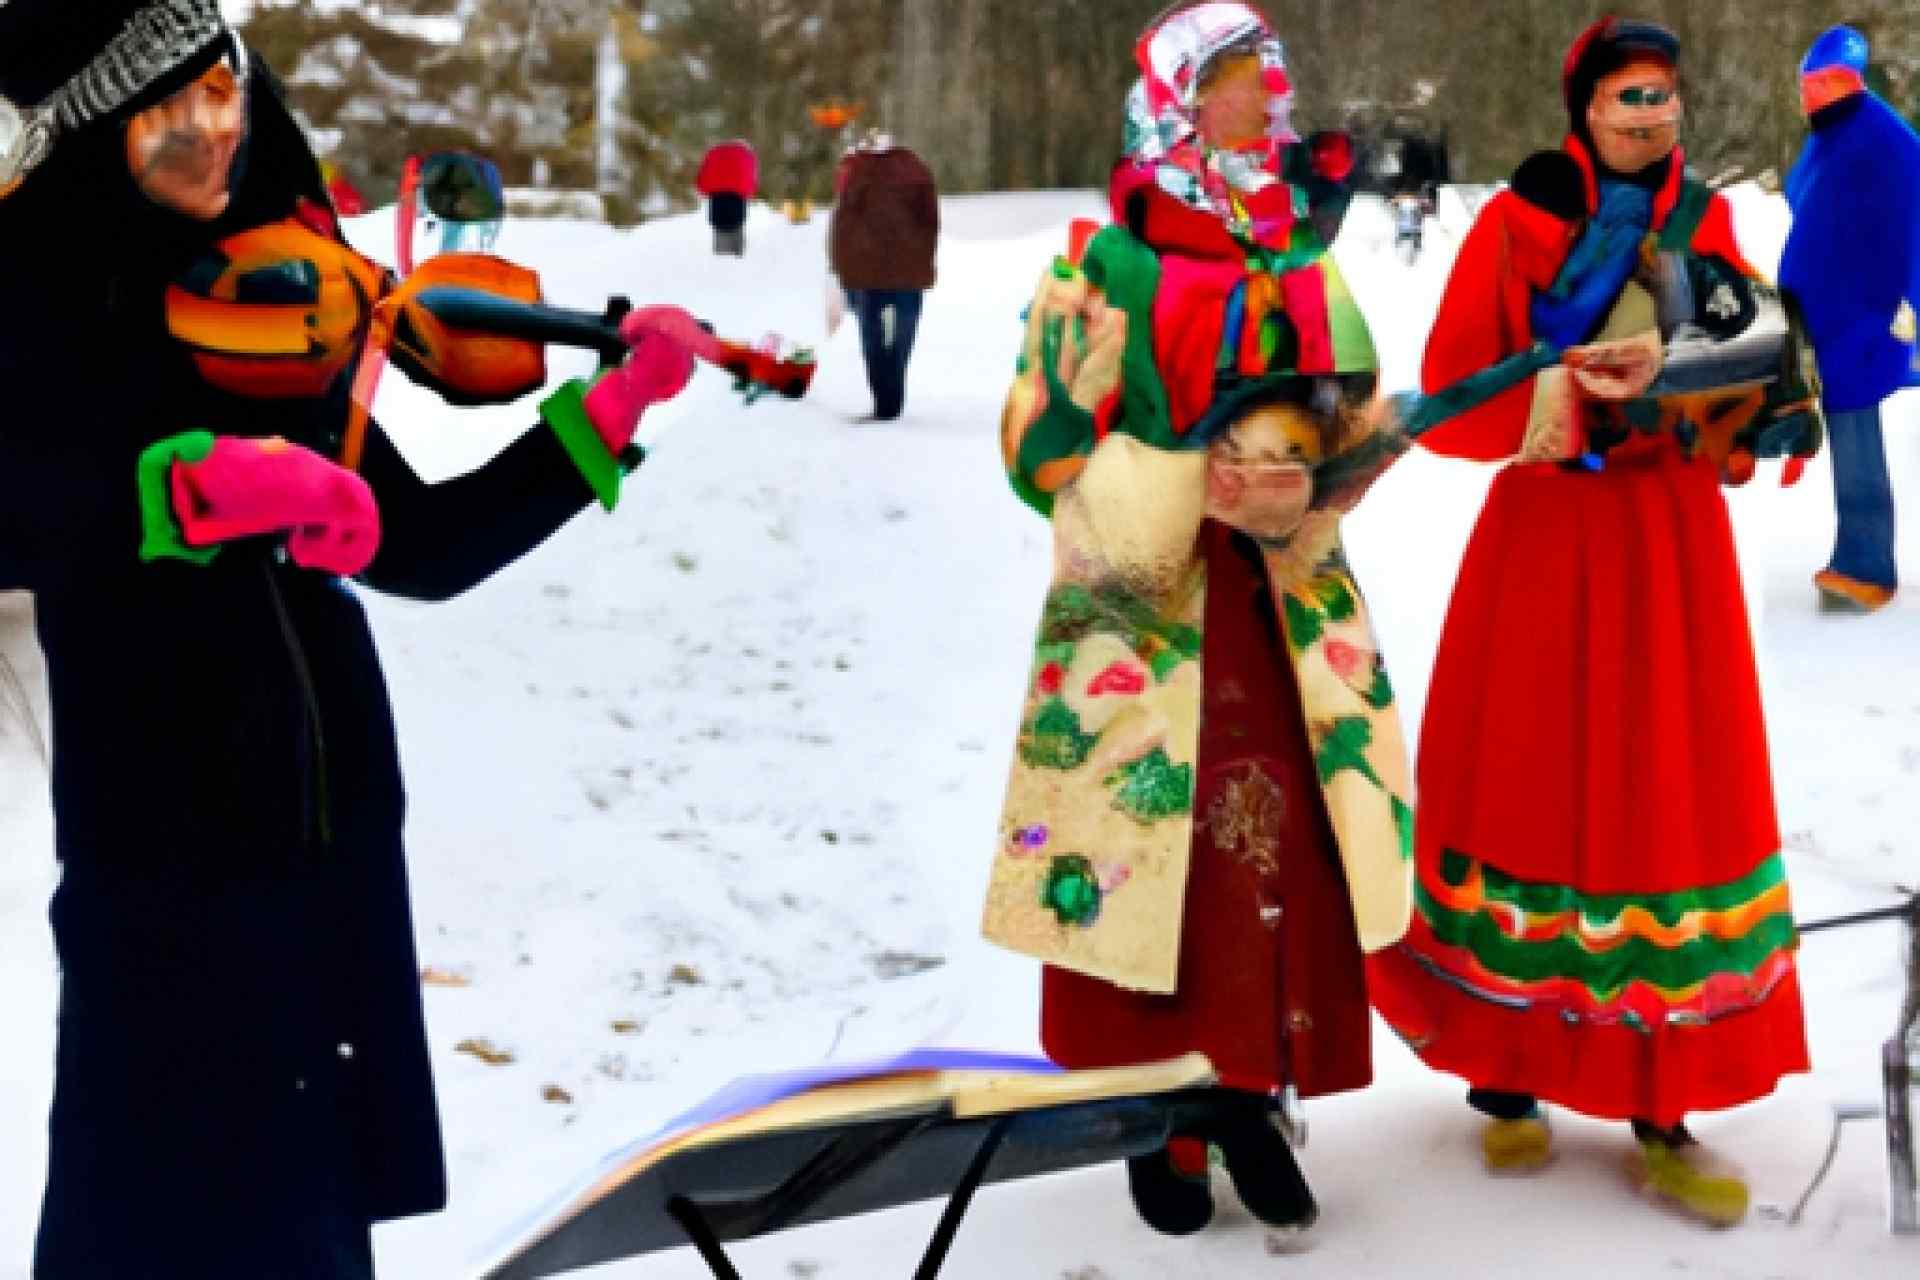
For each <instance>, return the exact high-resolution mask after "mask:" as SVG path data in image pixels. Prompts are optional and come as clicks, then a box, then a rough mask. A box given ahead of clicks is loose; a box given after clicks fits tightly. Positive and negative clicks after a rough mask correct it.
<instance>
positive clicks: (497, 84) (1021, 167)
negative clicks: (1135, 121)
mask: <svg viewBox="0 0 1920 1280" xmlns="http://www.w3.org/2000/svg"><path fill="white" fill-rule="evenodd" d="M1164 7H1165V6H1164V5H1163V4H1162V3H1160V0H366V2H365V3H363V4H362V5H361V6H360V7H359V9H357V10H338V9H334V10H328V11H325V12H322V11H318V10H316V9H315V8H313V7H312V6H310V5H307V4H305V3H262V4H259V5H257V6H256V7H255V9H254V12H253V15H252V17H251V18H250V19H249V20H248V22H247V24H246V28H245V30H246V33H247V35H248V36H249V38H250V39H251V41H252V42H253V43H254V45H255V46H256V47H257V48H259V49H261V50H262V51H263V52H265V53H266V55H267V56H268V57H269V58H270V59H271V60H272V62H273V64H274V65H275V66H276V67H277V68H279V69H280V70H281V72H282V73H283V74H285V75H286V76H287V77H288V78H289V80H290V82H291V84H292V86H293V92H294V96H295V101H296V103H297V105H298V107H299V109H300V111H301V114H302V115H303V117H304V118H305V120H306V122H307V124H308V125H309V126H310V127H311V128H312V129H313V130H314V132H315V136H316V138H317V139H318V141H319V142H320V145H321V147H322V149H323V151H325V152H327V153H328V154H329V155H330V156H331V158H332V159H333V160H334V161H335V163H336V164H338V165H339V167H340V168H342V169H343V170H344V171H345V172H346V173H347V174H348V176H349V177H351V178H352V179H353V180H354V181H355V182H356V183H357V184H359V185H360V186H362V187H363V189H365V190H366V191H367V193H368V194H369V195H370V196H373V197H375V198H376V199H378V198H382V197H383V196H385V195H386V194H388V193H390V192H391V190H392V185H393V182H394V180H395V178H396V176H397V174H398V172H399V168H400V164H401V163H402V161H403V160H404V158H405V156H406V155H407V154H408V152H409V151H417V150H426V149H431V148H434V147H442V146H460V147H470V148H473V149H476V150H480V151H483V152H486V153H487V154H489V155H491V156H493V157H494V159H495V160H497V161H498V162H499V163H500V165H501V167H502V169H503V170H504V171H505V173H506V175H507V179H508V181H509V182H510V183H511V184H514V185H518V186H546V187H553V188H556V189H565V190H586V191H595V192H598V193H599V194H600V195H601V196H602V197H603V198H604V200H605V203H606V206H607V209H608V211H609V213H610V215H611V216H613V217H615V218H616V219H618V220H622V221H625V220H630V219H632V218H636V217H639V216H643V215H644V214H646V213H649V212H661V211H665V210H668V209H674V208H681V207H685V206H686V205H688V204H690V203H691V202H692V199H693V196H692V192H691V189H690V179H691V174H692V171H693V169H694V167H695V166H696V165H697V164H698V162H699V157H700V154H701V152H702V151H703V150H704V148H705V147H706V146H707V145H708V144H709V143H711V142H712V141H714V140H717V139H720V138H726V137H732V136H743V137H746V138H749V139H751V140H752V141H753V142H754V144H755V145H756V146H757V147H758V148H759V150H760V153H761V156H762V163H763V168H764V170H765V174H766V194H768V195H769V196H772V197H775V198H780V197H784V196H789V195H799V194H811V195H812V196H814V197H816V198H818V197H821V196H824V195H825V194H826V192H827V186H828V182H829V176H828V175H829V173H830V168H831V159H832V157H833V156H834V155H835V154H837V152H838V150H839V149H840V147H841V146H842V145H843V143H844V141H845V136H844V131H841V130H835V129H830V128H823V127H821V126H819V125H816V124H815V122H814V118H813V115H812V114H811V113H810V110H809V109H810V108H815V107H826V106H836V105H837V106H845V107H853V108H858V110H859V113H860V114H859V117H858V120H857V123H856V124H855V126H854V127H855V128H860V127H865V126H868V125H875V126H879V127H883V128H885V129H887V130H888V131H890V132H892V133H893V134H895V135H896V136H897V137H898V138H900V139H901V140H902V141H903V142H905V143H906V144H908V145H910V146H912V147H914V148H915V149H916V150H918V151H919V152H920V153H921V154H922V155H923V156H924V157H925V158H926V159H927V160H928V162H929V163H930V164H931V165H932V166H933V167H934V170H935V172H936V173H937V174H938V175H939V177H940V180H941V183H942V186H943V188H945V189H946V190H949V191H965V190H1005V189H1019V188H1030V187H1059V186H1087V185H1093V184H1097V183H1099V182H1100V181H1102V180H1103V178H1104V176H1105V174H1106V172H1107V169H1108V167H1109V166H1110V165H1111V163H1112V160H1113V157H1114V153H1115V151H1116V149H1117V146H1118V139H1119V136H1120V117H1121V101H1122V98H1123V96H1124V94H1125V92H1126V89H1127V87H1128V85H1129V84H1130V83H1131V81H1132V79H1133V75H1134V69H1133V61H1132V49H1133V42H1134V38H1135V36H1136V34H1137V33H1138V31H1139V29H1140V27H1141V26H1142V25H1143V23H1144V22H1145V21H1147V20H1148V19H1149V18H1151V17H1152V16H1153V15H1155V14H1156V13H1158V12H1159V11H1161V9H1162V8H1164ZM1258 7H1260V8H1261V9H1262V10H1263V11H1264V12H1265V13H1266V15H1267V17H1268V18H1269V19H1270V20H1271V21H1272V22H1273V23H1274V25H1275V27H1276V29H1277V30H1278V31H1279V33H1280V35H1281V38H1282V39H1283V41H1284V42H1285V44H1286V48H1287V55H1288V61H1289V63H1290V65H1291V68H1292V71H1293V75H1294V79H1295V82H1296V84H1297V87H1298V101H1297V107H1296V118H1297V120H1298V122H1299V123H1300V124H1301V125H1302V126H1303V128H1304V129H1314V128H1323V127H1350V128H1354V129H1355V130H1356V131H1357V132H1359V133H1361V134H1362V136H1365V135H1366V134H1367V132H1368V131H1369V130H1371V131H1374V132H1378V131H1379V130H1380V129H1382V128H1383V127H1385V125H1386V123H1387V122H1397V127H1399V128H1402V129H1407V128H1413V129H1418V130H1420V131H1422V132H1425V133H1428V134H1430V135H1433V136H1441V135H1444V137H1445V139H1446V141H1447V143H1448V149H1449V152H1450V156H1451V161H1452V170H1453V176H1454V177H1455V178H1456V179H1457V180H1462V181H1491V180H1493V179H1495V178H1498V177H1501V176H1504V175H1505V174H1506V173H1507V172H1509V171H1510V170H1511V168H1512V167H1513V165H1514V164H1515V163H1517V162H1518V161H1519V159H1520V158H1521V157H1523V156H1524V155H1526V154H1527V152H1529V151H1531V150H1533V149H1535V148H1537V147H1540V146H1544V145H1550V144H1551V143H1553V142H1555V141H1556V140H1557V139H1558V138H1559V136H1560V134H1561V133H1562V132H1563V130H1564V128H1565V118H1564V113H1563V111H1562V109H1561V106H1560V97H1559V70H1560V60H1561V56H1562V54H1563V52H1564V50H1565V48H1566V46H1567V44H1568V42H1569V41H1570V40H1571V39H1572V37H1573V36H1574V34H1575V33H1576V32H1578V31H1579V29H1580V28H1581V27H1582V26H1583V25H1584V24H1585V23H1586V22H1588V21H1589V20H1591V19H1592V18H1593V17H1595V16H1597V15H1598V14H1600V13H1602V12H1605V11H1608V10H1617V9H1618V8H1619V7H1618V6H1612V5H1607V4H1602V3H1587V2H1585V0H1492V2H1488V3H1482V2H1479V0H1428V2H1427V3H1414V2H1413V0H1267V3H1264V4H1262V5H1260V6H1258ZM1625 12H1630V13H1632V14H1634V15H1636V16H1642V17H1651V18H1656V19H1659V20H1661V21H1664V22H1665V23H1667V24H1668V25H1669V26H1671V27H1673V28H1674V29H1675V30H1676V31H1677V32H1678V33H1679V35H1680V36H1681V38H1682V40H1683V41H1684V42H1685V50H1686V53H1685V66H1684V68H1683V74H1684V84H1685V91H1686V95H1687V106H1688V122H1687V127H1686V143H1687V148H1688V154H1689V156H1690V158H1691V160H1692V162H1693V164H1694V166H1695V167H1696V168H1697V169H1698V170H1699V171H1700V172H1701V173H1702V174H1703V175H1704V176H1706V177H1709V178H1713V177H1723V176H1726V175H1729V174H1735V173H1739V174H1746V175H1750V176H1759V175H1761V174H1763V173H1764V172H1766V171H1767V170H1773V171H1775V172H1776V173H1777V172H1780V171H1783V170H1784V169H1785V168H1786V166H1787V165H1788V164H1789V163H1790V162H1791V159H1792V157H1793V154H1794V152H1795V150H1796V149H1797V147H1798V145H1799V142H1800V139H1801V137H1802V136H1803V131H1804V130H1803V125H1802V122H1801V120H1800V118H1799V115H1798V111H1797V109H1796V98H1795V87H1794V71H1795V67H1796V65H1797V64H1798V62H1799V58H1800V55H1801V53H1802V52H1803V51H1804V49H1805V47H1806V45H1807V43H1808V42H1809V41H1810V40H1811V38H1812V37H1813V36H1814V35H1815V34H1816V33H1817V32H1818V31H1820V30H1821V29H1822V28H1824V27H1826V26H1827V25H1829V24H1831V23H1833V22H1836V21H1842V20H1845V21H1851V22H1853V23H1854V24H1855V25H1857V26H1860V27H1861V28H1863V29H1864V30H1865V31H1866V32H1867V33H1868V35H1869V36H1870V37H1871V38H1872V40H1873V43H1874V52H1875V58H1876V65H1875V67H1874V72H1873V77H1874V82H1875V87H1876V88H1877V89H1878V90H1879V91H1880V92H1881V93H1882V94H1883V96H1885V97H1887V98H1888V99H1889V100H1890V101H1892V102H1894V103H1895V105H1896V106H1898V107H1899V108H1900V109H1901V111H1902V112H1903V113H1905V114H1907V115H1909V116H1910V117H1912V116H1914V115H1916V114H1920V0H1846V3H1843V4H1841V5H1839V6H1835V5H1834V4H1832V3H1811V2H1805V0H1774V2H1773V3H1769V4H1759V3H1754V2H1753V0H1648V2H1647V3H1643V4H1639V5H1637V6H1635V7H1633V8H1632V9H1630V10H1625Z"/></svg>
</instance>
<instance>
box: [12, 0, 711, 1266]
mask: <svg viewBox="0 0 1920 1280" xmlns="http://www.w3.org/2000/svg"><path fill="white" fill-rule="evenodd" d="M220 9H221V6H220V5H219V3H218V0H92V2H91V3H88V4H84V5H78V4H74V3H71V0H13V2H12V3H10V4H7V5H5V6H0V98H3V99H4V103H3V104H0V119H3V120H4V121H5V122H6V123H7V124H8V125H10V126H12V127H10V128H8V129H7V130H5V131H3V132H0V237H3V238H4V240H5V242H6V243H7V244H8V245H11V246H13V247H14V249H15V252H14V253H13V254H12V255H11V257H10V260H9V265H8V269H7V272H6V274H5V276H4V278H0V297H3V298H4V301H5V305H4V306H0V371H4V375H5V379H6V383H7V385H8V387H9V388H10V389H11V392H12V399H11V402H10V406H9V410H8V412H7V414H6V415H5V417H4V418H0V482H3V483H4V484H5V485H6V487H7V492H6V497H5V500H4V501H0V589H10V588H27V589H30V590H32V591H33V592H34V594H35V598H36V604H37V626H38V631H39V636H40V641H41V644H42V647H43V649H44V651H45V653H46V656H47V666H48V673H49V687H50V703H51V718H52V737H53V740H54V742H55V743H56V744H57V750H56V754H55V759H54V764H53V777H52V790H53V806H54V816H55V829H56V842H57V850H56V851H57V853H58V856H59V858H60V861H61V864H62V871H61V879H60V883H59V887H58V889H57V891H56V893H55V895H54V899H53V904H52V910H51V918H52V926H53V933H54V940H55V943H56V946H57V948H58V953H59V961H60V1005H59V1028H58V1031H59V1036H58V1050H57V1056H56V1062H55V1086H54V1100H53V1106H52V1114H51V1117H50V1123H49V1130H50V1133H49V1137H50V1153H49V1168H48V1171H47V1180H46V1189H45V1196H44V1200H43V1203H42V1209H41V1218H40V1226H39V1233H38V1240H37V1243H36V1247H35V1259H34V1264H33V1271H34V1275H36V1276H40V1277H45V1278H46V1280H79V1278H82V1277H88V1278H91V1277H100V1278H102V1280H104V1278H105V1277H133V1276H139V1277H143V1278H144V1280H176V1278H177V1280H189V1278H190V1280H207V1278H209V1277H220V1278H222V1280H227V1278H232V1280H238V1278H240V1277H249V1278H253V1277H266V1276H272V1277H275V1278H276V1280H352V1278H355V1277H368V1276H371V1275H372V1274H373V1254H372V1248H371V1241H370V1227H371V1224H372V1223H374V1222H378V1221H385V1220H388V1219H392V1218H398V1217H404V1216H407V1215H410V1214H418V1213H426V1212H431V1211H434V1210H436V1209H438V1208H440V1207H441V1206H442V1204H443V1203H444V1201H445V1198H446V1182H445V1174H444V1168H443V1158H442V1153H441V1144H440V1132H439V1121H438V1118H437V1114H436V1108H435V1103H434V1092H433V1084H432V1079H431V1075H430V1071H429V1063H428V1052H427V1043H426V1036H425V1030H424V1027H423V1024H422V1013H421V998H420V981H419V972H420V971H419V965H418V963H417V960H416V957H415V953H414V944H413V922H412V919H411V911H410V907H409V902H408V889H407V869H406V861H405V857H404V853H403V849H402V839H401V828H402V821H403V817H404V810H405V795H404V790H403V787H402V783H401V777H400V770H399V763H398V758H397V755H396V744H395V732H394V726H393V722H392V718H391V713H390V710H389V706H388V701H387V695H386V692H385V688H384V685H383V681H382V677H381V672H380V663H379V659H378V657H377V655H376V652H375V648H374V644H373V639H372V636H371V634H370V632H369V630H368V627H367V622H366V618H365V616H364V614H363V613H362V610H361V606H360V604H359V603H358V601H357V600H356V598H355V594H354V589H353V588H352V587H351V586H350V585H349V583H348V581H347V578H348V577H350V576H353V577H358V578H359V580H360V581H361V582H363V583H364V584H366V585H367V586H369V587H371V588H374V589H376V590H381V591H389V592H393V593H396V594H399V595H403V596H409V597H415V598H420V599H442V598H446V597H449V596H452V595H455V594H457V593H459V592H461V591H464V590H465V589H467V588H468V587H471V586H473V585H474V584H476V583H478V582H480V581H481V580H483V579H485V578H486V577H488V576H489V575H490V574H492V573H493V572H494V571H496V570H497V569H499V568H501V567H502V566H503V565H506V564H508V563H509V562H511V561H513V560H515V559H517V558H519V557H520V556H521V555H523V554H525V553H526V552H528V551H530V550H531V549H532V548H534V547H535V546H537V545H538V544H539V543H541V542H542V541H543V540H545V539H546V538H547V536H548V535H549V534H551V533H552V532H553V531H554V530H555V529H556V528H558V527H559V526H560V525H561V524H563V523H565V522H566V521H567V520H569V519H571V518H572V517H573V516H574V515H575V514H576V513H578V512H579V511H580V510H581V509H582V508H584V507H586V506H587V505H589V504H590V503H591V502H592V501H593V499H594V496H595V488H594V487H593V486H592V485H591V484H590V483H589V480H588V478H587V476H588V472H589V471H591V472H592V473H593V474H595V475H597V476H598V477H599V483H600V484H601V486H602V491H603V492H608V493H611V492H614V491H617V485H618V476H619V470H618V464H617V462H616V461H615V457H614V455H615V454H616V453H618V452H620V451H621V450H622V449H623V448H624V446H625V445H626V444H627V443H628V439H629V438H630V436H631V435H632V432H633V429H634V425H635V423H637V421H638V417H639V414H640V412H641V410H642V408H643V407H644V406H645V404H646V403H648V402H649V401H651V400H655V399H660V398H664V397H666V396H669V395H672V394H673V393H674V392H675V391H676V390H677V389H678V387H679V386H680V385H681V384H682V383H683V382H684V381H685V378H686V376H687V374H688V372H689V371H690V368H691V357H690V356H689V355H688V353H687V351H686V350H685V349H684V345H683V343H682V342H681V341H679V340H677V339H674V338H670V337H667V336H664V335H663V334H662V333H660V332H659V331H658V330H657V329H655V328H651V327H650V328H647V329H646V330H645V331H640V330H638V329H636V330H635V331H634V336H635V342H636V346H635V349H634V351H633V353H632V357H631V359H629V360H628V361H626V362H625V363H624V364H622V365H620V366H618V367H616V368H614V369H611V370H610V371H608V372H607V373H605V374H604V375H603V376H602V378H601V379H600V381H599V382H598V383H597V384H596V385H595V388H594V392H595V393H594V394H589V395H585V396H582V395H580V394H573V395H571V396H563V397H557V398H556V401H555V402H553V403H552V407H550V408H548V409H547V411H546V412H547V414H548V415H549V419H550V422H549V423H543V424H541V425H539V426H536V427H534V428H533V429H532V430H530V431H529V432H527V433H526V434H525V435H523V436H522V437H520V438H519V439H518V440H517V441H515V442H514V443H513V444H511V445H509V446H508V447H507V448H506V450H505V451H504V452H503V453H501V454H500V455H499V456H498V457H497V458H495V459H494V460H493V461H492V462H490V463H488V464H487V465H485V466H483V467H481V468H480V469H478V470H476V471H473V472H471V473H469V474H467V475H464V476H461V477H460V478H458V479H456V480H452V481H448V482H447V483H444V484H440V485H434V486H429V485H426V484H423V483H422V482H421V481H420V480H419V479H418V478H417V477H416V476H415V475H414V474H413V472H412V471H411V470H410V469H409V467H408V465H407V463H406V462H405V461H404V460H403V459H402V458H401V455H400V454H399V452H398V451H397V450H396V449H395V447H394V445H393V443H392V442H391V440H390V439H389V438H388V437H387V436H386V435H385V434H384V432H382V431H381V430H380V429H379V428H378V426H377V425H375V426H373V427H371V428H370V429H369V431H368V433H367V436H366V441H365V453H364V458H363V460H362V465H361V469H360V472H359V473H358V474H355V473H354V472H351V471H349V470H347V469H346V468H344V467H342V466H340V465H338V464H336V463H334V462H333V461H331V460H330V458H329V457H328V456H327V455H328V454H329V453H330V452H331V450H332V449H333V447H334V446H335V444H336V443H337V440H336V438H335V435H336V433H337V432H338V431H339V429H340V426H341V424H342V422H343V421H344V419H345V417H346V411H345V398H346V397H345V388H344V386H343V385H342V384H341V381H340V380H336V381H335V383H334V384H333V388H332V393H331V394H328V395H322V396H317V397H304V396H303V397H290V398H284V399H278V400H266V399H257V398H248V399H243V398H241V397H240V396H238V395H235V394H231V393H229V392H223V391H220V390H218V389H216V387H215V386H214V385H213V383H212V382H210V381H209V380H208V379H207V377H205V376H203V375H202V372H201V366H199V365H198V364H196V362H195V354H194V352H192V351H190V350H189V349H188V348H187V347H186V346H185V345H183V344H182V343H181V342H179V341H176V340H175V339H174V338H173V337H171V336H170V334H169V332H168V327H167V324H168V314H169V313H168V311H167V309H166V307H165V306H163V298H165V297H166V296H167V295H168V291H169V287H170V285H172V284H173V283H174V282H176V281H178V280H180V279H182V274H181V273H183V272H186V271H188V269H189V268H194V269H195V270H197V269H198V267H197V265H196V264H205V263H207V262H208V261H209V251H210V250H211V249H212V247H213V246H215V245H217V244H220V243H231V238H232V237H234V236H235V235H236V233H245V232H250V231H252V230H254V229H259V228H279V229H281V230H282V231H284V232H285V233H286V234H288V235H293V234H295V232H298V233H299V234H301V235H306V236H311V237H314V238H325V237H328V236H332V235H336V234H337V231H335V230H334V229H333V228H332V225H331V222H330V217H329V215H328V212H327V210H326V208H325V202H326V194H325V188H324V185H323V181H322V177H321V172H320V168H319V165H318V163H317V162H316V161H315V159H314V156H313V153H312V151H311V150H310V149H309V148H308V145H307V143H306V141H305V140H304V139H303V138H302V136H301V134H300V132H299V130H298V128H297V126H296V125H295V123H294V120H293V117H292V115H291V114H290V112H289V110H288V108H287V106H286V104H285V103H284V101H283V100H282V97H281V93H280V90H279V87H278V85H277V83H276V82H275V81H274V80H273V78H272V76H271V73H270V72H269V71H268V70H267V68H266V66H265V65H264V64H263V63H261V62H259V61H258V60H256V59H254V58H253V57H251V56H250V55H249V54H248V52H247V51H246V50H245V49H244V48H243V47H242V46H241V45H240V43H239V41H238V38H237V37H236V36H235V35H234V34H233V33H232V32H231V31H230V30H229V29H228V28H227V26H226V24H225V23H224V21H223V20H222V18H221V13H220ZM330 243H331V241H330ZM299 278H300V277H298V275H297V273H291V272H288V273H276V272H274V271H273V270H272V268H271V266H270V265H263V266H262V267H261V270H260V271H259V272H258V273H256V275H255V278H254V281H253V283H256V284H259V285H260V286H261V287H263V288H276V289H281V290H282V292H279V293H275V294H274V295H273V296H274V297H275V298H276V300H278V299H282V298H284V297H285V294H284V286H285V284H286V283H288V282H290V281H291V282H297V280H298V279H299ZM187 280H188V283H189V284H192V283H194V282H196V281H198V282H199V283H201V284H203V285H204V283H205V281H204V280H203V279H202V278H201V277H199V276H197V275H195V276H189V277H187ZM650 323H652V324H664V323H667V321H665V320H664V319H662V318H659V317H654V318H652V319H651V320H650ZM673 323H676V324H677V323H678V322H677V321H674V322H673ZM688 323H691V321H690V318H689V320H688ZM275 368H276V370H277V371H278V372H281V373H284V372H286V371H287V369H289V368H291V366H288V365H285V364H284V363H283V364H282V365H279V366H275ZM575 390H576V392H578V391H580V390H583V389H582V388H578V387H576V388H575ZM8 852H9V853H12V852H15V851H12V850H9V851H8Z"/></svg>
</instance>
